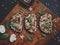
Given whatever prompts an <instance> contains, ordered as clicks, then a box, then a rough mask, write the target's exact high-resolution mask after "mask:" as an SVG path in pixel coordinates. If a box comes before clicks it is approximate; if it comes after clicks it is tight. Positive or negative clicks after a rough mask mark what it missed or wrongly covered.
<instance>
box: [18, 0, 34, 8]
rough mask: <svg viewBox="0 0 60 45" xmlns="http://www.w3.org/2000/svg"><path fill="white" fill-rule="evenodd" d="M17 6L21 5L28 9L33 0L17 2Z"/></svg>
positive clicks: (19, 0)
mask: <svg viewBox="0 0 60 45" xmlns="http://www.w3.org/2000/svg"><path fill="white" fill-rule="evenodd" d="M18 2H19V4H22V5H23V6H25V7H30V6H31V5H32V3H33V2H34V0H18Z"/></svg>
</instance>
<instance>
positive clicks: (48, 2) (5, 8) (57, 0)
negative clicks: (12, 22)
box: [0, 0, 60, 45]
mask: <svg viewBox="0 0 60 45" xmlns="http://www.w3.org/2000/svg"><path fill="white" fill-rule="evenodd" d="M38 1H40V2H42V3H43V4H44V5H45V6H47V7H48V8H49V9H50V10H51V11H52V12H54V13H55V14H56V15H57V16H59V17H60V0H38ZM16 4H17V2H16V0H0V22H1V21H2V20H3V19H4V18H5V17H6V16H7V14H8V13H9V12H10V11H11V10H12V9H13V7H14V6H15V5H16ZM58 40H60V32H58V33H57V34H56V36H55V37H54V38H52V39H51V40H50V41H48V44H47V45H60V41H58Z"/></svg>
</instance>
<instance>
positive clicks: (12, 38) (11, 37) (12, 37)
mask: <svg viewBox="0 0 60 45" xmlns="http://www.w3.org/2000/svg"><path fill="white" fill-rule="evenodd" d="M14 41H16V35H15V34H11V36H10V42H14Z"/></svg>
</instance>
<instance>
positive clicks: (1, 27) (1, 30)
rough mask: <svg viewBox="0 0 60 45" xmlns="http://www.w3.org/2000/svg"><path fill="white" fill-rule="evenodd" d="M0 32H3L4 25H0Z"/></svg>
mask: <svg viewBox="0 0 60 45" xmlns="http://www.w3.org/2000/svg"><path fill="white" fill-rule="evenodd" d="M0 33H5V27H4V25H0Z"/></svg>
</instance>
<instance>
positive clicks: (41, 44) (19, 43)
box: [0, 1, 60, 45]
mask: <svg viewBox="0 0 60 45" xmlns="http://www.w3.org/2000/svg"><path fill="white" fill-rule="evenodd" d="M20 7H23V6H22V5H19V4H17V5H16V6H15V7H14V8H13V10H11V12H10V13H9V14H8V16H6V18H5V19H4V20H3V21H2V22H1V25H5V23H6V21H9V20H10V19H11V17H12V16H13V15H14V14H15V13H17V12H18V13H20V12H19V9H20ZM31 7H32V8H33V10H32V11H31V12H30V11H29V10H28V8H24V7H23V8H24V11H23V12H22V13H21V14H22V16H23V24H24V18H25V17H26V15H27V14H28V13H34V14H36V16H37V22H38V21H39V18H40V16H41V15H39V14H38V11H39V10H40V9H42V10H44V11H45V13H49V14H51V15H52V17H53V19H54V18H55V19H56V22H55V23H54V25H55V26H56V27H53V32H52V33H51V34H47V36H46V37H45V38H44V37H42V35H41V31H40V29H39V27H37V31H36V32H35V33H34V34H30V33H28V32H26V30H25V28H24V27H23V30H22V32H21V33H22V34H23V35H24V36H25V38H24V39H23V40H21V38H20V37H19V36H20V33H17V32H14V31H13V30H11V29H10V30H7V29H6V33H8V34H9V35H11V34H16V36H17V40H16V41H15V42H13V43H11V42H10V41H9V38H8V39H6V40H0V44H6V45H46V43H48V41H49V40H50V39H51V38H53V37H54V35H55V34H54V31H55V30H56V31H57V32H58V31H59V29H60V18H59V17H57V15H55V14H54V13H52V12H51V11H50V10H49V9H48V8H47V7H45V6H44V5H43V4H42V3H40V2H37V1H35V2H34V3H33V4H32V6H31ZM37 25H38V24H37ZM27 35H31V36H32V37H33V38H34V41H33V42H30V41H29V40H28V39H27ZM39 38H43V39H42V40H40V41H39Z"/></svg>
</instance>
